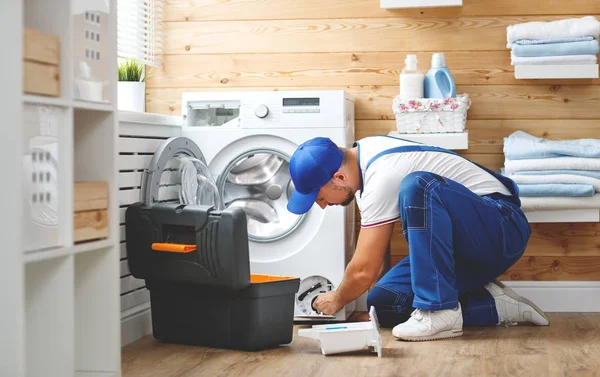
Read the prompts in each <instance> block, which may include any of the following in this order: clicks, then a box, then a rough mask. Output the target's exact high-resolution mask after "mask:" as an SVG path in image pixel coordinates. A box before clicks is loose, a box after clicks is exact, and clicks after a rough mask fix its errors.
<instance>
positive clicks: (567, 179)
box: [509, 174, 600, 192]
mask: <svg viewBox="0 0 600 377" xmlns="http://www.w3.org/2000/svg"><path fill="white" fill-rule="evenodd" d="M509 178H510V179H512V180H513V181H515V183H517V184H519V183H521V184H540V183H542V184H543V183H583V184H588V185H592V186H594V189H595V190H596V192H600V179H598V178H593V177H586V176H583V175H575V174H548V175H511V176H510V177H509Z"/></svg>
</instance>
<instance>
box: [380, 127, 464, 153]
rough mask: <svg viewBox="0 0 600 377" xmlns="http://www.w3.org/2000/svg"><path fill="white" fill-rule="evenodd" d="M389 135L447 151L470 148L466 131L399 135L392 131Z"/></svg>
mask: <svg viewBox="0 0 600 377" xmlns="http://www.w3.org/2000/svg"><path fill="white" fill-rule="evenodd" d="M388 135H389V136H395V137H399V138H402V139H406V140H410V141H416V142H419V143H423V144H428V145H432V146H435V147H440V148H445V149H455V150H462V149H468V148H469V131H468V130H465V131H464V132H445V133H441V132H440V133H419V134H417V133H398V132H397V131H392V132H390V133H389V134H388Z"/></svg>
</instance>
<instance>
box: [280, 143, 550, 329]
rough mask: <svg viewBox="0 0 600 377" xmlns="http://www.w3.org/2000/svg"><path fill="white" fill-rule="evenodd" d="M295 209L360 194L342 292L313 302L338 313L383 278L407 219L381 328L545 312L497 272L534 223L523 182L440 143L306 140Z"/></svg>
mask: <svg viewBox="0 0 600 377" xmlns="http://www.w3.org/2000/svg"><path fill="white" fill-rule="evenodd" d="M290 174H291V176H292V181H293V183H294V186H295V190H294V192H293V193H292V195H291V197H290V200H289V203H288V210H289V211H290V212H292V213H295V214H302V213H306V212H307V211H309V210H310V208H311V207H312V206H313V204H315V203H316V204H318V205H319V206H320V207H321V208H323V209H325V208H326V207H327V206H332V205H344V206H346V205H348V204H349V203H351V201H352V200H353V198H356V200H357V205H358V208H359V210H360V215H361V230H360V233H359V237H358V241H357V246H356V250H355V253H354V256H353V258H352V260H351V261H350V263H349V264H348V266H347V268H346V271H345V274H344V278H343V280H342V282H341V284H340V285H339V287H337V289H336V290H335V291H332V292H328V293H325V294H322V295H320V296H319V297H318V298H317V299H316V300H315V302H314V305H313V306H314V307H315V308H316V309H317V310H318V311H319V312H322V313H324V314H333V313H336V312H338V311H339V310H341V308H342V307H343V306H344V305H345V304H347V303H349V302H351V301H352V300H354V299H356V298H357V297H359V296H360V295H361V294H363V293H364V292H365V291H366V290H367V289H368V288H369V287H370V286H371V285H372V284H373V283H375V282H376V281H377V278H378V273H379V271H380V268H381V266H382V263H383V259H384V254H385V252H386V248H387V245H388V243H389V242H390V239H391V236H392V229H393V227H394V223H395V222H397V221H400V220H401V222H402V231H403V234H404V237H405V238H406V241H407V243H408V250H409V256H408V257H406V258H405V259H404V260H402V261H401V262H399V263H398V264H396V265H395V266H393V267H392V268H391V269H390V270H389V271H388V272H387V273H386V274H385V276H383V277H382V278H381V279H380V280H379V281H377V282H376V284H375V285H374V286H373V288H372V289H371V290H370V292H369V295H368V298H367V304H368V306H369V307H371V306H374V307H375V309H376V312H377V316H378V318H379V321H380V323H381V326H383V327H393V330H392V333H393V335H394V336H395V337H397V338H399V339H403V340H433V339H440V338H449V337H456V336H460V335H462V331H463V329H462V328H463V324H464V325H465V326H486V325H497V324H507V323H520V322H521V323H523V322H529V323H533V324H537V325H548V319H547V318H546V316H545V314H544V313H543V312H542V311H541V310H540V309H539V308H538V307H536V306H535V305H534V304H533V303H531V302H530V301H528V300H527V299H525V298H523V297H521V296H519V295H517V294H516V293H515V292H513V291H512V290H510V289H509V288H508V287H506V286H504V285H503V284H501V283H499V282H497V281H496V280H495V279H496V278H497V277H498V276H500V275H501V274H502V273H504V272H505V271H506V270H507V269H508V268H509V267H510V266H512V265H513V264H514V263H515V262H516V261H517V260H519V258H520V257H521V256H522V255H523V252H524V251H525V248H526V246H527V242H528V240H529V237H530V235H531V228H530V226H529V224H528V222H527V219H526V218H525V216H524V214H523V212H522V211H521V209H520V204H521V202H520V199H519V196H518V188H517V186H516V185H515V184H514V182H513V181H512V180H510V179H508V178H507V177H504V176H502V175H499V174H497V173H495V172H492V171H491V170H489V169H487V168H485V167H483V166H480V165H478V164H475V163H473V162H471V161H469V160H467V159H466V158H464V157H462V156H460V155H458V154H456V153H454V152H451V151H448V150H445V149H442V148H436V147H431V146H427V145H423V144H420V143H415V142H411V141H407V140H403V139H400V138H395V137H390V136H374V137H368V138H365V139H362V140H359V141H357V142H356V143H354V145H353V147H352V148H350V149H344V148H340V147H338V146H337V145H335V144H334V143H333V142H332V141H331V140H330V139H328V138H320V137H319V138H314V139H311V140H308V141H307V142H305V143H303V144H302V145H300V146H299V147H298V149H297V150H296V152H295V153H294V155H293V156H292V158H291V161H290Z"/></svg>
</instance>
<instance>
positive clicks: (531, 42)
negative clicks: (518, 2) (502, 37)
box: [506, 16, 600, 65]
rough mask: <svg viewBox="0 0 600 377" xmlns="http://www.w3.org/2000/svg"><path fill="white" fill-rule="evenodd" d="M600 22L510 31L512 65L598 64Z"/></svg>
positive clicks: (529, 24)
mask: <svg viewBox="0 0 600 377" xmlns="http://www.w3.org/2000/svg"><path fill="white" fill-rule="evenodd" d="M599 35H600V22H599V21H598V20H597V19H596V18H595V17H592V16H585V17H581V18H570V19H566V20H560V21H551V22H538V21H536V22H526V23H522V24H517V25H510V26H509V27H508V28H507V40H508V43H507V45H506V47H507V48H510V49H511V64H512V65H527V64H557V65H564V64H596V63H597V61H598V59H597V56H596V55H597V54H598V51H599V47H598V36H599Z"/></svg>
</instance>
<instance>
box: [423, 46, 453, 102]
mask: <svg viewBox="0 0 600 377" xmlns="http://www.w3.org/2000/svg"><path fill="white" fill-rule="evenodd" d="M424 87H425V88H424V94H425V98H452V97H456V85H455V84H454V78H453V77H452V74H451V73H450V70H449V69H448V67H446V58H445V57H444V54H443V53H441V52H438V53H435V54H433V55H432V57H431V68H430V69H429V71H428V72H427V75H425V82H424Z"/></svg>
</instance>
